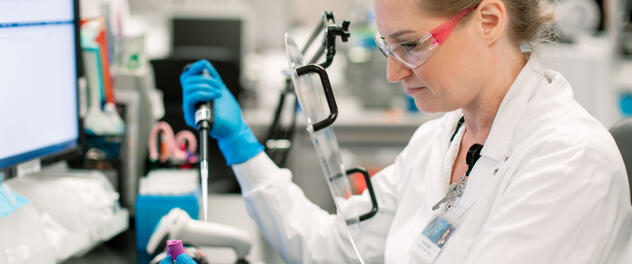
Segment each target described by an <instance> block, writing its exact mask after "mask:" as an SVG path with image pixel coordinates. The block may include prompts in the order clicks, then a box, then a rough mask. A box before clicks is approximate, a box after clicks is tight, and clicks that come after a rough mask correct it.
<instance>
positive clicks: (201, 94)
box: [180, 60, 263, 165]
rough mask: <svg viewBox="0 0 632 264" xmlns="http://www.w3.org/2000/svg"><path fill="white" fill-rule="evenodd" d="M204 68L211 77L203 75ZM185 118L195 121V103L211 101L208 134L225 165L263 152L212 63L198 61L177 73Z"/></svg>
mask: <svg viewBox="0 0 632 264" xmlns="http://www.w3.org/2000/svg"><path fill="white" fill-rule="evenodd" d="M203 70H206V71H207V72H208V74H209V75H210V76H206V75H202V71H203ZM180 83H181V84H182V96H183V98H182V102H183V106H182V107H183V109H184V119H185V121H186V123H187V125H188V126H190V127H193V128H197V125H196V124H195V105H196V104H198V103H200V102H208V101H211V100H213V101H214V107H213V118H214V119H213V128H212V129H211V132H210V135H211V136H212V137H213V138H215V139H217V142H218V145H219V149H220V150H221V151H222V154H224V158H225V159H226V163H227V164H228V165H233V164H239V163H243V162H246V161H247V160H249V159H250V158H252V157H254V156H255V155H257V154H259V153H260V152H261V151H263V146H262V145H261V144H260V143H259V141H258V140H257V138H256V137H255V135H254V134H253V133H252V130H250V128H249V127H248V126H247V125H246V123H245V122H244V120H243V118H242V116H241V109H240V108H239V104H238V103H237V100H235V97H233V95H232V94H231V93H230V91H229V90H228V88H226V85H225V84H224V82H223V81H222V78H221V77H220V76H219V74H218V73H217V71H216V70H215V68H214V67H213V65H211V63H210V62H208V61H206V60H200V61H198V62H196V63H194V64H193V65H191V67H190V68H189V69H188V70H187V71H185V72H184V73H182V75H180Z"/></svg>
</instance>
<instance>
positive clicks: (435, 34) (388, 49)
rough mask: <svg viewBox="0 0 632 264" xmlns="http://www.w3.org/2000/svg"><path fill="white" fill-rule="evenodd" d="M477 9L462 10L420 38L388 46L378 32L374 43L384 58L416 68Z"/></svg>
mask: <svg viewBox="0 0 632 264" xmlns="http://www.w3.org/2000/svg"><path fill="white" fill-rule="evenodd" d="M477 7H478V5H476V6H473V7H470V8H467V9H464V10H462V11H461V12H459V13H458V14H456V15H455V16H453V17H452V18H450V19H449V20H448V21H446V22H445V23H443V24H442V25H440V26H438V27H436V28H435V29H433V30H431V31H430V32H429V33H426V34H425V35H424V36H423V37H421V38H418V39H414V40H408V41H404V42H399V43H395V44H388V42H387V41H386V38H385V37H384V36H382V35H381V34H380V33H379V32H378V33H377V34H375V43H377V46H378V47H379V49H380V51H381V52H382V54H384V56H386V57H388V56H393V57H395V59H397V60H398V61H400V62H402V63H403V64H404V65H406V66H407V67H408V68H410V69H414V68H417V67H419V66H421V65H422V64H424V63H425V62H426V61H427V60H428V58H430V56H431V55H432V54H433V53H434V52H435V51H436V50H437V48H439V45H441V44H442V43H443V42H444V41H445V40H446V39H447V38H448V37H449V36H450V34H451V33H452V30H454V27H455V26H456V24H457V23H458V22H459V21H461V19H462V18H463V17H465V16H467V15H468V14H469V13H470V12H472V11H473V10H475V9H476V8H477Z"/></svg>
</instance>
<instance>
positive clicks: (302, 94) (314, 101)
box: [285, 34, 378, 262]
mask: <svg viewBox="0 0 632 264" xmlns="http://www.w3.org/2000/svg"><path fill="white" fill-rule="evenodd" d="M285 48H286V52H287V56H288V61H289V68H290V74H291V76H292V83H293V86H294V89H295V91H296V94H297V97H298V100H299V102H300V105H301V109H302V110H303V112H304V114H305V118H306V124H307V131H308V133H309V134H310V136H311V138H312V142H313V144H314V147H315V148H316V152H317V154H318V158H319V161H320V164H321V167H322V169H323V172H324V176H325V180H326V182H327V184H328V186H329V190H330V192H331V195H332V197H333V200H334V203H335V204H336V208H337V213H338V215H340V216H342V217H343V218H344V222H345V224H346V225H347V228H348V229H347V230H346V232H347V236H348V237H349V239H350V241H351V244H352V247H353V249H354V251H355V254H356V255H357V256H358V258H359V260H360V262H363V261H362V256H360V254H359V252H358V249H357V247H356V243H358V242H359V240H358V239H357V238H358V236H359V235H360V234H361V222H362V221H365V220H367V219H370V218H371V217H373V216H375V214H376V213H377V210H378V204H377V199H376V197H375V193H374V191H373V186H372V184H371V178H370V176H369V174H368V172H367V171H366V170H364V169H362V168H353V169H350V170H345V168H344V165H343V163H342V159H341V156H340V151H339V147H338V142H337V140H336V136H335V133H334V130H333V128H332V127H331V125H333V123H334V121H335V120H336V118H337V116H338V107H337V105H336V101H335V98H334V95H333V91H332V88H331V85H330V83H329V78H328V76H327V72H326V71H325V69H324V68H323V66H321V65H317V64H307V65H305V64H304V61H303V53H302V52H300V51H299V49H298V47H297V45H296V42H295V41H294V40H293V39H292V38H291V37H290V36H289V35H288V34H286V35H285ZM314 74H316V75H317V76H318V77H319V79H320V82H317V81H315V79H314ZM318 83H320V85H319V84H318ZM322 91H324V93H323V92H322ZM355 173H361V174H362V175H363V176H364V180H365V183H366V186H367V192H368V196H369V197H370V200H371V202H370V204H371V208H368V212H367V211H365V210H367V208H365V206H364V205H365V204H366V203H363V202H364V200H363V198H366V197H362V196H361V197H358V196H355V195H354V192H353V190H352V186H351V183H350V181H349V178H348V175H352V174H355ZM354 196H355V197H354Z"/></svg>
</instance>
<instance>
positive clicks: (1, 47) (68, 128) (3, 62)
mask: <svg viewBox="0 0 632 264" xmlns="http://www.w3.org/2000/svg"><path fill="white" fill-rule="evenodd" d="M0 10H2V11H1V13H2V15H0V58H1V59H0V131H1V132H0V169H4V168H7V167H9V166H13V165H15V164H18V163H21V162H25V161H28V160H31V159H36V158H42V157H46V156H51V155H55V154H57V153H61V152H66V151H68V150H70V149H74V148H76V146H77V142H78V139H79V120H78V101H77V47H76V45H77V44H76V43H77V41H76V21H75V14H76V13H75V3H74V1H73V0H0Z"/></svg>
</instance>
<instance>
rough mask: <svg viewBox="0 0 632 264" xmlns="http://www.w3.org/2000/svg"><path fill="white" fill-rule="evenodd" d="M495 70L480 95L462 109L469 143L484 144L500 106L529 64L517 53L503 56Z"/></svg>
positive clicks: (522, 55) (496, 64)
mask: <svg viewBox="0 0 632 264" xmlns="http://www.w3.org/2000/svg"><path fill="white" fill-rule="evenodd" d="M500 58H501V59H499V61H497V63H493V64H492V65H495V66H496V67H495V69H494V70H492V71H489V72H490V73H491V74H490V76H491V78H490V79H489V80H488V81H486V83H485V84H484V85H485V87H482V88H481V89H480V91H481V92H480V93H479V94H478V96H476V97H475V99H474V100H473V101H472V102H471V103H470V104H468V105H466V106H465V107H463V108H462V110H463V115H464V117H465V128H466V132H465V135H464V137H466V139H467V141H471V142H475V143H480V144H483V143H485V140H487V136H488V135H489V132H490V130H491V128H492V123H493V122H494V119H495V118H496V113H497V112H498V109H499V108H500V104H501V103H502V101H503V98H505V95H506V94H507V92H508V91H509V88H510V87H511V85H512V84H513V83H514V81H515V80H516V78H517V77H518V75H519V74H520V72H521V71H522V68H524V66H525V65H526V63H527V59H526V58H525V56H524V54H522V53H517V54H511V55H510V56H504V57H503V56H501V57H500Z"/></svg>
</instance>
